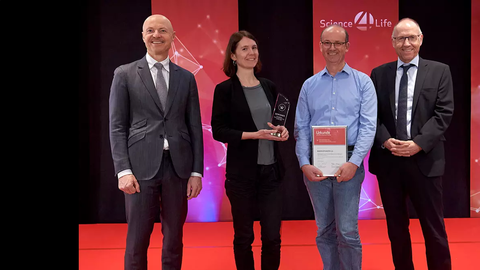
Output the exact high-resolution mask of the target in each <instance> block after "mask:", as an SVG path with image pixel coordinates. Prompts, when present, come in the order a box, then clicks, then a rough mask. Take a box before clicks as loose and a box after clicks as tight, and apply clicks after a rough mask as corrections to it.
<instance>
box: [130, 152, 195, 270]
mask: <svg viewBox="0 0 480 270" xmlns="http://www.w3.org/2000/svg"><path fill="white" fill-rule="evenodd" d="M187 181H188V179H181V178H179V177H178V175H177V174H176V173H175V170H174V168H173V165H172V160H171V157H170V154H169V152H168V151H164V153H163V160H162V165H161V166H160V169H159V171H158V173H157V175H156V176H155V177H154V178H153V179H151V180H143V181H142V180H139V181H138V182H139V185H140V193H134V194H131V195H129V194H125V210H126V214H127V223H128V232H127V248H126V250H125V269H126V270H134V269H135V270H140V269H142V270H143V269H147V249H148V246H149V244H150V235H151V233H152V231H153V225H154V223H155V219H156V217H158V215H160V217H161V221H162V234H163V248H162V269H163V270H178V269H181V267H182V254H183V241H182V239H183V224H184V223H185V219H186V217H187V206H188V204H187V197H186V196H187Z"/></svg>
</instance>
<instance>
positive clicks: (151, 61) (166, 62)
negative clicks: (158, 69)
mask: <svg viewBox="0 0 480 270" xmlns="http://www.w3.org/2000/svg"><path fill="white" fill-rule="evenodd" d="M145 58H146V59H147V63H148V68H149V69H152V67H153V66H154V65H155V64H156V63H160V64H162V65H163V67H164V68H165V70H166V71H168V72H170V65H169V64H170V57H167V58H165V60H163V61H161V62H157V60H155V59H153V57H151V56H150V54H148V53H147V56H146V57H145Z"/></svg>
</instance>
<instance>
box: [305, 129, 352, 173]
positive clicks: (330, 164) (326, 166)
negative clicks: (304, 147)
mask: <svg viewBox="0 0 480 270" xmlns="http://www.w3.org/2000/svg"><path fill="white" fill-rule="evenodd" d="M347 158H348V146H347V126H312V162H313V164H312V165H313V166H315V167H317V168H318V169H320V170H321V171H322V173H323V176H333V175H334V174H335V173H336V172H337V171H338V169H339V168H340V166H342V164H343V163H345V162H347V161H348V160H347Z"/></svg>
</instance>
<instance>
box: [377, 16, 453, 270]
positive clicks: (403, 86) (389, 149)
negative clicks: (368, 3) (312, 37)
mask: <svg viewBox="0 0 480 270" xmlns="http://www.w3.org/2000/svg"><path fill="white" fill-rule="evenodd" d="M422 43H423V34H422V31H421V30H420V26H419V25H418V23H417V22H416V21H414V20H412V19H409V18H405V19H402V20H400V21H399V22H398V24H397V25H396V26H395V27H394V29H393V33H392V45H393V47H394V48H395V51H396V53H397V55H398V59H397V61H394V62H390V63H387V64H384V65H381V66H379V67H377V68H375V69H373V71H372V74H371V78H372V81H373V83H374V85H375V89H376V91H377V97H378V123H377V132H376V135H375V142H374V144H373V147H372V150H371V153H370V159H369V170H370V172H371V173H373V174H375V175H376V176H377V180H378V184H379V188H380V194H381V197H382V203H383V207H384V209H385V214H386V218H387V226H388V236H389V238H390V242H391V248H392V256H393V263H394V265H395V269H402V270H404V269H405V270H410V269H411V270H413V269H414V266H413V261H412V244H411V239H410V232H409V229H408V226H409V215H408V211H407V203H406V200H407V197H409V198H410V200H411V202H412V204H413V206H414V208H415V211H416V212H417V214H418V218H419V220H420V224H421V226H422V231H423V235H424V238H425V247H426V255H427V263H428V269H429V270H432V269H442V270H443V269H451V258H450V251H449V247H448V240H447V234H446V232H445V224H444V221H443V205H442V175H443V173H444V169H445V153H444V141H445V137H444V133H445V131H446V130H447V128H448V126H449V125H450V122H451V120H452V116H453V84H452V78H451V74H450V68H449V67H448V65H445V64H442V63H439V62H435V61H430V60H425V59H423V58H421V57H420V56H419V55H418V53H419V51H420V46H421V45H422Z"/></svg>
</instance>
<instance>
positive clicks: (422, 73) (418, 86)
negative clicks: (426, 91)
mask: <svg viewBox="0 0 480 270" xmlns="http://www.w3.org/2000/svg"><path fill="white" fill-rule="evenodd" d="M427 74H428V64H427V63H426V62H425V61H423V59H422V58H420V57H419V59H418V70H417V78H416V80H415V89H414V90H413V104H412V119H413V116H414V115H415V110H416V108H417V104H418V97H419V96H420V92H421V91H422V87H423V83H424V82H425V78H426V77H427Z"/></svg>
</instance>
